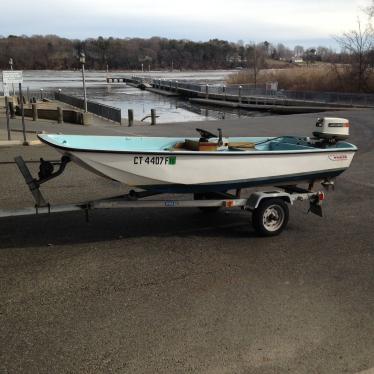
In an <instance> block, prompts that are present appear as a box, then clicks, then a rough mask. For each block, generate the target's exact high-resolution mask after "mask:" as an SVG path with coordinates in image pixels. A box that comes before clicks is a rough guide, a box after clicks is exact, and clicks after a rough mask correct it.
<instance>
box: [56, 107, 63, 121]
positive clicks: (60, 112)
mask: <svg viewBox="0 0 374 374" xmlns="http://www.w3.org/2000/svg"><path fill="white" fill-rule="evenodd" d="M57 122H58V123H63V122H64V111H63V110H62V108H61V107H60V106H58V107H57Z"/></svg>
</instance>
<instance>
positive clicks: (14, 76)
mask: <svg viewBox="0 0 374 374" xmlns="http://www.w3.org/2000/svg"><path fill="white" fill-rule="evenodd" d="M10 83H11V84H12V85H14V84H18V87H19V96H20V108H21V114H22V132H23V143H24V144H27V140H26V127H25V111H24V107H23V94H22V83H23V74H22V71H21V70H4V71H3V84H6V85H7V84H10ZM8 137H9V133H8Z"/></svg>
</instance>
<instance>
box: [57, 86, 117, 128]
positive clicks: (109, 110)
mask: <svg viewBox="0 0 374 374" xmlns="http://www.w3.org/2000/svg"><path fill="white" fill-rule="evenodd" d="M54 98H55V99H56V100H58V101H61V102H63V103H66V104H69V105H72V106H74V107H76V108H80V109H84V100H83V99H81V98H80V97H76V96H71V95H66V94H63V93H61V92H55V97H54ZM87 111H88V112H90V113H93V114H96V115H98V116H100V117H103V118H107V119H109V120H111V121H114V122H118V123H121V109H119V108H114V107H112V106H109V105H105V104H101V103H96V102H94V101H91V100H87Z"/></svg>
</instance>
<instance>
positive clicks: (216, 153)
mask: <svg viewBox="0 0 374 374" xmlns="http://www.w3.org/2000/svg"><path fill="white" fill-rule="evenodd" d="M40 135H47V136H48V135H49V134H38V135H37V136H38V138H39V140H40V141H41V142H43V143H45V144H47V145H50V146H52V147H54V148H58V149H62V150H64V151H70V152H80V153H111V154H130V155H131V154H134V155H138V154H147V155H170V156H182V155H188V156H202V155H204V156H243V155H245V156H256V155H283V154H318V153H337V152H357V151H358V148H357V146H355V145H354V144H351V143H347V144H350V145H351V146H352V147H351V148H334V149H329V148H323V149H321V148H315V149H314V148H312V147H311V148H310V149H305V150H279V151H257V150H256V151H253V150H251V151H235V152H222V151H176V150H173V151H168V150H159V151H153V150H152V151H151V150H131V151H120V150H107V149H84V148H74V147H66V146H63V145H60V144H56V143H55V142H51V141H48V140H46V139H44V138H43V137H42V136H40Z"/></svg>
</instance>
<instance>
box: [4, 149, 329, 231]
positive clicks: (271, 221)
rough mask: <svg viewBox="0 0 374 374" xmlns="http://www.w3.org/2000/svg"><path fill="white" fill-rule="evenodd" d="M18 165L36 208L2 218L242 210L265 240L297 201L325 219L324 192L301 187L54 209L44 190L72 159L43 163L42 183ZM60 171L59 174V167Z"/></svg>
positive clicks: (136, 194) (134, 195) (127, 197)
mask: <svg viewBox="0 0 374 374" xmlns="http://www.w3.org/2000/svg"><path fill="white" fill-rule="evenodd" d="M14 160H15V162H16V164H17V166H18V168H19V170H20V172H21V174H22V175H23V177H24V179H25V182H26V184H27V185H28V187H29V189H30V192H31V194H32V196H33V199H34V201H35V205H34V206H33V207H27V208H20V209H8V210H6V209H0V218H3V217H14V216H26V215H39V214H51V213H61V212H72V211H84V212H85V214H86V220H87V221H88V220H89V212H90V211H91V210H95V209H114V208H117V209H125V208H199V209H201V210H202V211H204V212H207V213H212V212H215V211H218V210H219V209H221V208H240V209H242V210H246V211H249V212H252V225H253V227H254V229H255V231H256V232H257V233H258V234H259V235H261V236H274V235H278V234H280V233H281V232H282V231H283V229H284V228H285V227H286V225H287V223H288V218H289V209H288V205H287V204H291V205H293V204H294V202H296V201H309V211H310V212H312V213H314V214H317V215H318V216H321V217H322V207H321V205H322V202H323V200H324V199H325V194H324V192H321V191H318V192H314V191H312V190H311V189H312V188H313V184H310V185H309V189H302V188H299V187H297V186H279V187H276V189H273V190H268V191H257V192H253V193H252V194H251V195H250V196H249V197H248V198H241V196H240V195H241V190H240V189H238V190H236V193H235V195H234V194H229V193H224V192H206V193H205V192H204V193H195V194H194V198H193V200H182V199H175V200H174V199H157V200H150V199H146V200H143V199H144V198H148V197H150V196H154V195H159V194H162V192H158V191H134V190H131V191H130V192H129V193H127V194H124V195H119V196H113V197H110V198H105V199H98V200H93V201H87V202H83V203H78V204H66V205H51V204H50V203H49V202H47V200H46V199H45V198H44V196H43V194H42V192H41V191H40V186H41V185H42V184H43V183H45V182H48V181H49V180H51V179H54V178H56V177H58V176H59V175H61V174H62V173H63V172H64V170H65V168H66V165H67V164H68V163H69V162H70V158H69V157H67V156H63V157H62V158H61V160H60V161H45V160H43V159H40V165H39V173H38V177H39V178H38V179H36V178H34V177H33V176H32V174H31V172H30V170H29V168H28V167H27V164H26V162H25V161H24V160H23V158H22V157H21V156H18V157H16V158H15V159H14ZM56 166H57V167H58V169H57V170H56V171H55V167H56ZM322 185H323V186H324V187H325V188H329V187H331V186H332V187H333V186H334V182H333V181H331V180H326V181H323V182H322Z"/></svg>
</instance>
